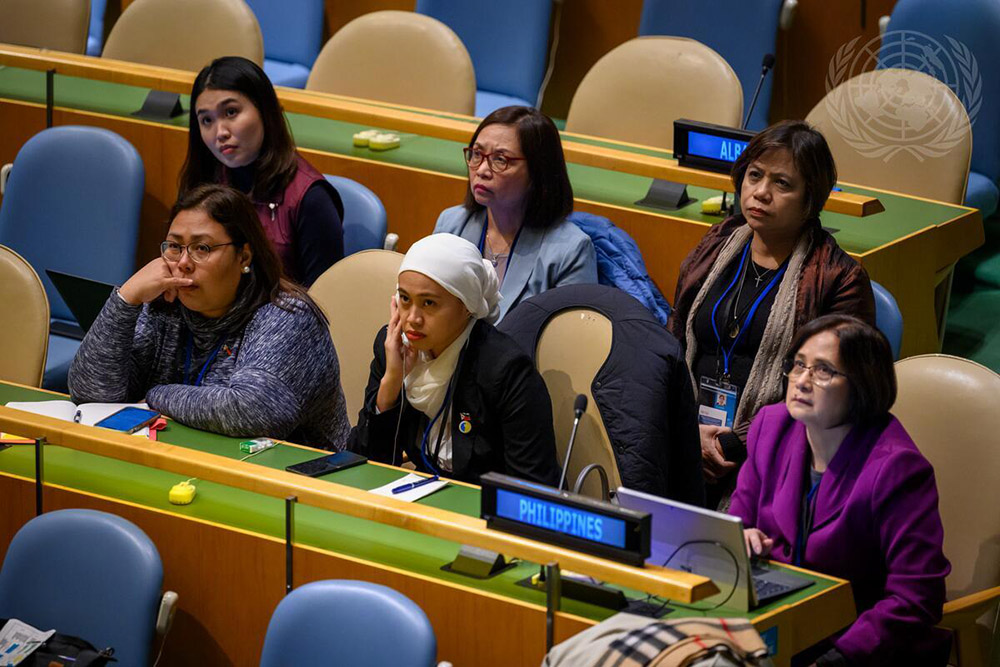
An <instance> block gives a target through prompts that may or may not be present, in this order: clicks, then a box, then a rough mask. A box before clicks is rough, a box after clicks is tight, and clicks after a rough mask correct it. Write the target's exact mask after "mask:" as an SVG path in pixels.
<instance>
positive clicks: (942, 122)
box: [806, 69, 972, 204]
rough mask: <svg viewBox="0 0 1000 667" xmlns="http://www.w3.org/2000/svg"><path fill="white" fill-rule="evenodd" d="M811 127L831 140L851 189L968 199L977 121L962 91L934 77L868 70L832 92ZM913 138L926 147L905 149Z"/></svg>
mask: <svg viewBox="0 0 1000 667" xmlns="http://www.w3.org/2000/svg"><path fill="white" fill-rule="evenodd" d="M806 121H807V122H809V123H810V124H811V125H813V126H814V127H815V128H816V129H818V130H819V131H820V132H822V133H823V136H824V137H826V142H827V144H829V146H830V151H831V152H832V153H833V157H834V159H835V160H836V162H837V176H838V178H839V179H840V180H841V181H843V182H845V183H857V184H862V185H867V186H870V187H874V188H881V189H884V190H892V191H895V192H902V193H906V194H912V195H918V196H920V197H926V198H928V199H936V200H938V201H946V202H951V203H954V204H961V203H962V201H963V199H964V198H965V184H966V181H968V178H969V158H970V156H971V154H972V130H971V128H970V126H969V116H968V114H966V113H965V109H964V108H963V107H962V102H961V101H960V100H959V99H958V97H956V96H955V93H953V92H952V91H951V90H950V89H949V88H948V86H946V85H944V84H943V83H941V82H940V81H938V80H937V79H935V78H934V77H932V76H928V75H927V74H924V73H923V72H917V71H916V70H903V69H880V70H875V71H872V72H864V73H862V74H859V75H857V76H855V77H852V78H851V79H848V80H847V81H845V82H843V83H842V84H840V85H839V86H837V87H836V88H834V89H833V90H831V91H830V92H829V93H827V94H826V97H824V98H823V99H822V100H820V102H819V103H818V104H817V105H816V106H815V107H813V109H812V111H810V112H809V115H808V116H806ZM906 132H909V133H910V135H909V136H910V137H912V136H914V135H913V133H914V132H916V133H919V134H918V136H926V141H923V140H921V141H920V142H914V141H912V140H910V139H907V140H906V142H905V144H901V142H900V140H901V139H903V138H905V137H906V136H907V135H906V134H905V133H906ZM901 145H905V146H906V148H901V147H900V146H901Z"/></svg>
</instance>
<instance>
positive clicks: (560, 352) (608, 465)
mask: <svg viewBox="0 0 1000 667" xmlns="http://www.w3.org/2000/svg"><path fill="white" fill-rule="evenodd" d="M611 339H612V327H611V320H609V319H608V318H607V317H605V316H604V315H602V314H601V313H598V312H597V311H596V310H591V309H590V308H572V309H569V310H565V311H563V312H561V313H559V314H558V315H556V316H555V317H553V318H552V319H551V320H549V321H548V323H546V325H545V328H544V329H542V333H541V335H540V336H539V337H538V346H537V348H536V352H535V366H536V367H537V368H538V372H539V373H540V374H541V376H542V379H543V380H545V386H546V387H547V388H548V390H549V396H550V397H551V398H552V419H553V427H554V428H555V434H556V455H557V457H558V460H559V465H560V466H561V465H562V464H563V461H565V459H566V449H567V446H568V445H569V436H570V431H571V430H572V425H573V424H572V422H573V403H574V402H575V401H576V397H577V395H579V394H584V395H585V396H586V397H587V412H586V413H585V414H584V416H583V418H581V419H580V426H579V429H578V431H577V434H576V441H575V443H574V445H573V455H572V458H571V459H570V462H569V465H568V466H567V469H566V485H567V487H568V488H570V489H572V488H573V484H574V483H575V482H576V478H577V475H579V474H580V471H581V470H583V469H584V468H585V467H586V466H587V465H589V464H591V463H597V464H599V465H600V466H601V467H603V468H604V470H605V472H607V473H608V481H609V482H610V486H611V489H612V490H613V489H617V488H618V487H619V486H621V484H622V481H621V473H620V472H619V471H618V462H617V461H616V459H615V455H614V451H613V450H612V448H611V440H610V439H609V438H608V433H607V431H606V430H605V428H604V422H603V420H602V419H601V412H600V410H599V409H598V407H597V402H596V401H595V400H594V396H593V393H592V391H591V385H592V384H593V382H594V376H596V375H597V372H598V371H599V370H601V367H602V366H603V365H604V362H605V361H606V360H607V358H608V354H610V353H611ZM582 492H583V493H585V494H586V495H588V496H591V497H594V498H599V497H601V493H600V484H599V481H598V477H597V473H591V474H590V475H588V477H587V481H586V483H585V484H584V486H583V489H582Z"/></svg>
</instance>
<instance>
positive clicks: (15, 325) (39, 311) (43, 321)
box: [0, 245, 49, 387]
mask: <svg viewBox="0 0 1000 667" xmlns="http://www.w3.org/2000/svg"><path fill="white" fill-rule="evenodd" d="M0 303H2V304H3V305H4V313H5V314H6V316H5V317H4V323H3V326H0V380H4V381H7V382H18V383H20V384H26V385H30V386H32V387H40V386H41V385H42V375H43V374H44V373H45V354H46V350H47V349H48V341H49V300H48V298H47V297H46V296H45V288H44V287H43V286H42V281H41V280H39V279H38V274H37V273H35V270H34V269H32V268H31V265H30V264H28V262H26V261H25V260H24V258H23V257H21V256H20V255H18V254H17V253H16V252H14V251H13V250H11V249H10V248H7V247H6V246H2V245H0Z"/></svg>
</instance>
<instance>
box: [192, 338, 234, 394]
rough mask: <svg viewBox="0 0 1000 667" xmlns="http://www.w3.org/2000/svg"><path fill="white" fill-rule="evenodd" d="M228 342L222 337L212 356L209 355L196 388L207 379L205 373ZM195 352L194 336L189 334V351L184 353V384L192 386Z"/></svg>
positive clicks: (195, 384)
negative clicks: (192, 359) (192, 358)
mask: <svg viewBox="0 0 1000 667" xmlns="http://www.w3.org/2000/svg"><path fill="white" fill-rule="evenodd" d="M225 342H226V337H225V336H222V338H220V339H219V344H218V345H216V346H215V349H214V350H212V354H210V355H208V359H207V360H205V365H204V366H202V367H201V372H200V373H198V379H197V380H195V381H194V386H196V387H200V386H201V381H202V380H204V379H205V373H206V372H207V371H208V367H209V365H210V364H211V363H212V362H213V361H215V357H216V355H218V354H219V350H221V349H222V344H223V343H225ZM193 352H194V336H192V335H191V334H190V332H189V333H188V337H187V350H186V351H185V353H184V384H191V355H192V353H193Z"/></svg>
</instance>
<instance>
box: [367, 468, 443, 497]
mask: <svg viewBox="0 0 1000 667" xmlns="http://www.w3.org/2000/svg"><path fill="white" fill-rule="evenodd" d="M424 479H427V478H426V477H423V476H421V475H414V474H409V475H407V476H406V477H400V478H399V479H397V480H396V481H394V482H389V483H388V484H386V485H385V486H380V487H378V488H377V489H372V490H371V492H372V493H375V494H378V495H380V496H385V497H386V498H395V499H396V500H402V501H405V502H408V503H412V502H413V501H414V500H420V499H421V498H423V497H425V496H429V495H431V494H432V493H434V492H435V491H437V490H438V489H443V488H444V487H446V486H448V482H447V481H446V480H443V479H439V480H437V481H435V482H429V483H427V484H424V485H422V486H418V487H417V488H415V489H410V490H409V491H403V492H402V493H393V492H392V490H393V489H395V488H396V487H397V486H402V485H403V484H409V483H411V482H419V481H421V480H424Z"/></svg>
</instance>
